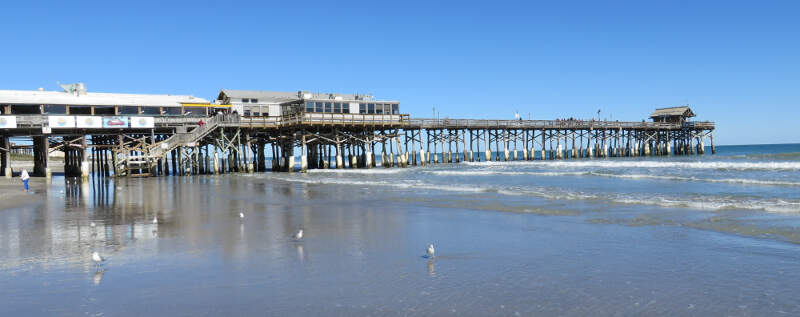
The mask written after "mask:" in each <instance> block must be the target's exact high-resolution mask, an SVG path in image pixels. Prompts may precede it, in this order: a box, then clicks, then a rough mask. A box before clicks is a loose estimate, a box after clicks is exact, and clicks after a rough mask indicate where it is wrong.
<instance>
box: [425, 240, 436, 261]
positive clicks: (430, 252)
mask: <svg viewBox="0 0 800 317" xmlns="http://www.w3.org/2000/svg"><path fill="white" fill-rule="evenodd" d="M434 253H436V249H434V248H433V243H431V244H429V245H428V250H427V255H428V257H429V258H432V257H433V254H434Z"/></svg>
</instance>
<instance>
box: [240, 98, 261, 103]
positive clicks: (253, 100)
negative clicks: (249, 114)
mask: <svg viewBox="0 0 800 317" xmlns="http://www.w3.org/2000/svg"><path fill="white" fill-rule="evenodd" d="M242 103H258V99H255V98H249V99H248V98H243V99H242Z"/></svg>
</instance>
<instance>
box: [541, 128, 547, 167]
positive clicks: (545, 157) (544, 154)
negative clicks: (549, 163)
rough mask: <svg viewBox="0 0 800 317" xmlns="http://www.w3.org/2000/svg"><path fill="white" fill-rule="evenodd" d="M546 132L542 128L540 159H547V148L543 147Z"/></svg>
mask: <svg viewBox="0 0 800 317" xmlns="http://www.w3.org/2000/svg"><path fill="white" fill-rule="evenodd" d="M546 133H547V132H546V131H545V130H544V129H542V161H544V160H546V159H547V150H546V149H545V142H547V140H545V137H546V135H545V134H546Z"/></svg>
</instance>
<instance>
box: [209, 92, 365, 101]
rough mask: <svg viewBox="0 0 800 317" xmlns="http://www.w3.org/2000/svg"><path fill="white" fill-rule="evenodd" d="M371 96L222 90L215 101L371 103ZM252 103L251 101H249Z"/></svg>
mask: <svg viewBox="0 0 800 317" xmlns="http://www.w3.org/2000/svg"><path fill="white" fill-rule="evenodd" d="M372 98H373V97H372V96H371V95H362V94H339V93H314V92H309V91H302V90H301V91H296V92H286V91H266V90H235V89H223V90H221V91H220V92H219V95H218V96H217V100H219V101H225V102H231V99H251V100H252V99H257V100H258V102H257V103H274V104H281V103H286V102H292V101H298V100H346V101H372ZM251 103H252V101H251Z"/></svg>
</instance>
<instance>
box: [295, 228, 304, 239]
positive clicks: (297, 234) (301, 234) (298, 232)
mask: <svg viewBox="0 0 800 317" xmlns="http://www.w3.org/2000/svg"><path fill="white" fill-rule="evenodd" d="M293 238H294V239H295V240H300V239H302V238H303V229H300V230H297V233H295V234H294V237H293Z"/></svg>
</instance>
